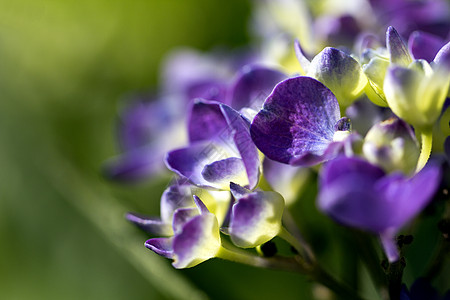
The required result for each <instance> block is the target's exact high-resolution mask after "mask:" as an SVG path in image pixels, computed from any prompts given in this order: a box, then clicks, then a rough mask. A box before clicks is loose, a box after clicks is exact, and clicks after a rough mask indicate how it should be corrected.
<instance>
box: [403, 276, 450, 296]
mask: <svg viewBox="0 0 450 300" xmlns="http://www.w3.org/2000/svg"><path fill="white" fill-rule="evenodd" d="M400 299H401V300H423V299H427V300H450V290H449V291H447V292H446V293H445V295H444V296H443V297H440V295H439V293H438V291H437V290H436V289H435V288H434V287H433V286H432V285H431V282H430V281H429V280H428V279H426V278H419V279H417V280H415V281H414V283H413V284H412V285H411V288H410V290H409V291H408V289H407V288H406V286H405V285H403V286H402V291H401V294H400Z"/></svg>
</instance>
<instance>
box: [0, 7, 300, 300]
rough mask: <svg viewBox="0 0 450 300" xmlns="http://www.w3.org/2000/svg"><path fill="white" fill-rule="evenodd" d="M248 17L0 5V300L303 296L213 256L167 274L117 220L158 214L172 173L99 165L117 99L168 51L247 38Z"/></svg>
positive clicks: (235, 11)
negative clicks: (128, 177)
mask: <svg viewBox="0 0 450 300" xmlns="http://www.w3.org/2000/svg"><path fill="white" fill-rule="evenodd" d="M249 13H250V3H249V1H242V0H232V1H210V0H188V1H175V0H165V1H156V0H129V1H121V0H96V1H91V0H16V1H8V0H1V1H0V299H111V300H113V299H206V298H211V299H252V298H254V297H257V296H261V295H265V296H266V297H277V295H280V293H283V294H284V295H285V296H284V298H285V299H288V298H289V295H291V297H298V296H299V295H302V293H303V294H304V293H307V292H306V291H307V290H305V289H302V282H306V279H304V278H301V277H299V276H297V275H293V274H283V273H281V272H275V274H273V273H274V272H273V271H261V270H257V269H253V268H247V267H244V266H240V265H236V264H232V263H226V262H221V261H217V260H214V262H213V263H211V262H207V263H205V264H202V265H201V266H199V267H197V268H194V269H192V270H183V271H176V270H174V269H173V268H172V267H171V265H170V261H169V260H166V259H163V258H160V257H158V256H157V255H155V254H153V253H152V252H151V251H148V250H147V249H145V248H144V247H143V242H144V241H145V240H146V238H147V237H146V236H145V235H144V234H143V233H141V232H140V231H138V230H136V229H135V228H134V227H133V226H132V225H131V224H129V223H127V222H126V221H125V219H124V214H125V212H127V211H129V210H134V211H145V212H147V213H152V212H153V213H154V214H158V211H159V197H160V194H161V192H162V190H163V189H164V187H165V186H166V183H167V180H168V179H169V178H161V179H158V180H153V181H151V182H146V183H140V184H137V185H123V184H117V183H112V182H109V181H107V180H105V179H104V178H103V177H102V175H101V167H102V164H103V162H104V161H105V160H106V159H108V158H109V157H111V156H114V155H116V154H117V153H118V147H117V141H116V135H115V132H114V128H115V124H116V121H117V117H118V110H119V107H120V103H121V102H122V101H123V99H124V98H126V97H127V95H129V94H133V93H139V92H149V91H150V92H151V91H154V90H155V89H156V86H157V84H158V77H159V73H158V70H159V68H160V64H161V61H162V59H163V57H164V55H165V53H167V51H169V50H171V49H174V48H175V47H179V46H190V47H194V48H197V49H199V50H204V51H208V50H210V49H212V48H214V47H216V46H218V45H219V46H224V47H227V48H229V49H233V48H235V47H240V46H242V45H245V44H246V43H247V42H248V16H249ZM274 275H276V276H274ZM280 276H281V277H280ZM305 284H306V283H305ZM288 287H289V288H288ZM202 290H203V291H202Z"/></svg>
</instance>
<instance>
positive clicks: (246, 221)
mask: <svg viewBox="0 0 450 300" xmlns="http://www.w3.org/2000/svg"><path fill="white" fill-rule="evenodd" d="M283 210H284V199H283V197H282V196H281V195H280V194H278V193H276V192H254V193H250V194H247V195H245V196H243V197H241V198H238V199H237V201H236V202H235V204H233V208H232V212H231V219H230V226H229V234H230V237H231V240H232V242H233V243H234V244H235V245H236V246H239V247H243V248H250V247H256V246H258V245H261V244H263V243H265V242H267V241H269V240H271V239H272V238H274V237H275V236H277V235H278V233H279V232H280V230H281V217H282V215H283Z"/></svg>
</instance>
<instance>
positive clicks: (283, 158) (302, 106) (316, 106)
mask: <svg viewBox="0 0 450 300" xmlns="http://www.w3.org/2000/svg"><path fill="white" fill-rule="evenodd" d="M349 129H350V124H349V121H348V119H346V118H342V119H341V118H340V112H339V104H338V102H337V100H336V97H335V96H334V95H333V93H332V92H331V91H330V90H329V89H328V88H327V87H325V86H324V85H323V84H322V83H320V82H319V81H317V80H315V79H313V78H310V77H303V76H301V77H296V78H291V79H287V80H285V81H283V82H281V83H279V84H278V85H277V86H276V87H275V89H274V90H273V92H272V94H271V95H270V96H269V97H268V98H267V99H266V101H265V103H264V106H263V109H262V110H261V111H260V112H259V113H258V114H257V115H256V117H255V118H254V120H253V123H252V125H251V128H250V132H251V136H252V139H253V141H254V142H255V144H256V146H257V147H258V149H260V150H261V151H262V152H263V153H264V154H265V155H266V156H267V157H268V158H270V159H272V160H275V161H278V162H281V163H285V164H291V165H303V166H310V165H314V164H317V163H320V162H322V161H325V160H328V159H330V158H332V157H334V156H336V155H337V153H338V151H339V150H340V149H341V148H342V142H336V141H337V140H341V139H342V136H340V135H342V134H343V135H347V134H348V131H349Z"/></svg>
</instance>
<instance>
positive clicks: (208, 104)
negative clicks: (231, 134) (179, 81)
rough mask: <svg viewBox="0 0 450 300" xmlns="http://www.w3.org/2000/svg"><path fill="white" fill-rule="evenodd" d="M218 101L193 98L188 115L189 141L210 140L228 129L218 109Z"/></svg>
mask: <svg viewBox="0 0 450 300" xmlns="http://www.w3.org/2000/svg"><path fill="white" fill-rule="evenodd" d="M219 104H220V103H218V102H215V101H207V100H202V99H195V100H194V102H193V104H192V106H191V109H190V111H189V113H190V114H189V117H188V136H189V141H190V142H191V143H192V142H196V141H203V140H212V139H214V138H216V137H217V136H218V135H223V134H224V133H225V132H227V130H228V124H227V122H226V120H225V118H224V116H223V114H222V111H221V110H220V105H219Z"/></svg>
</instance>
